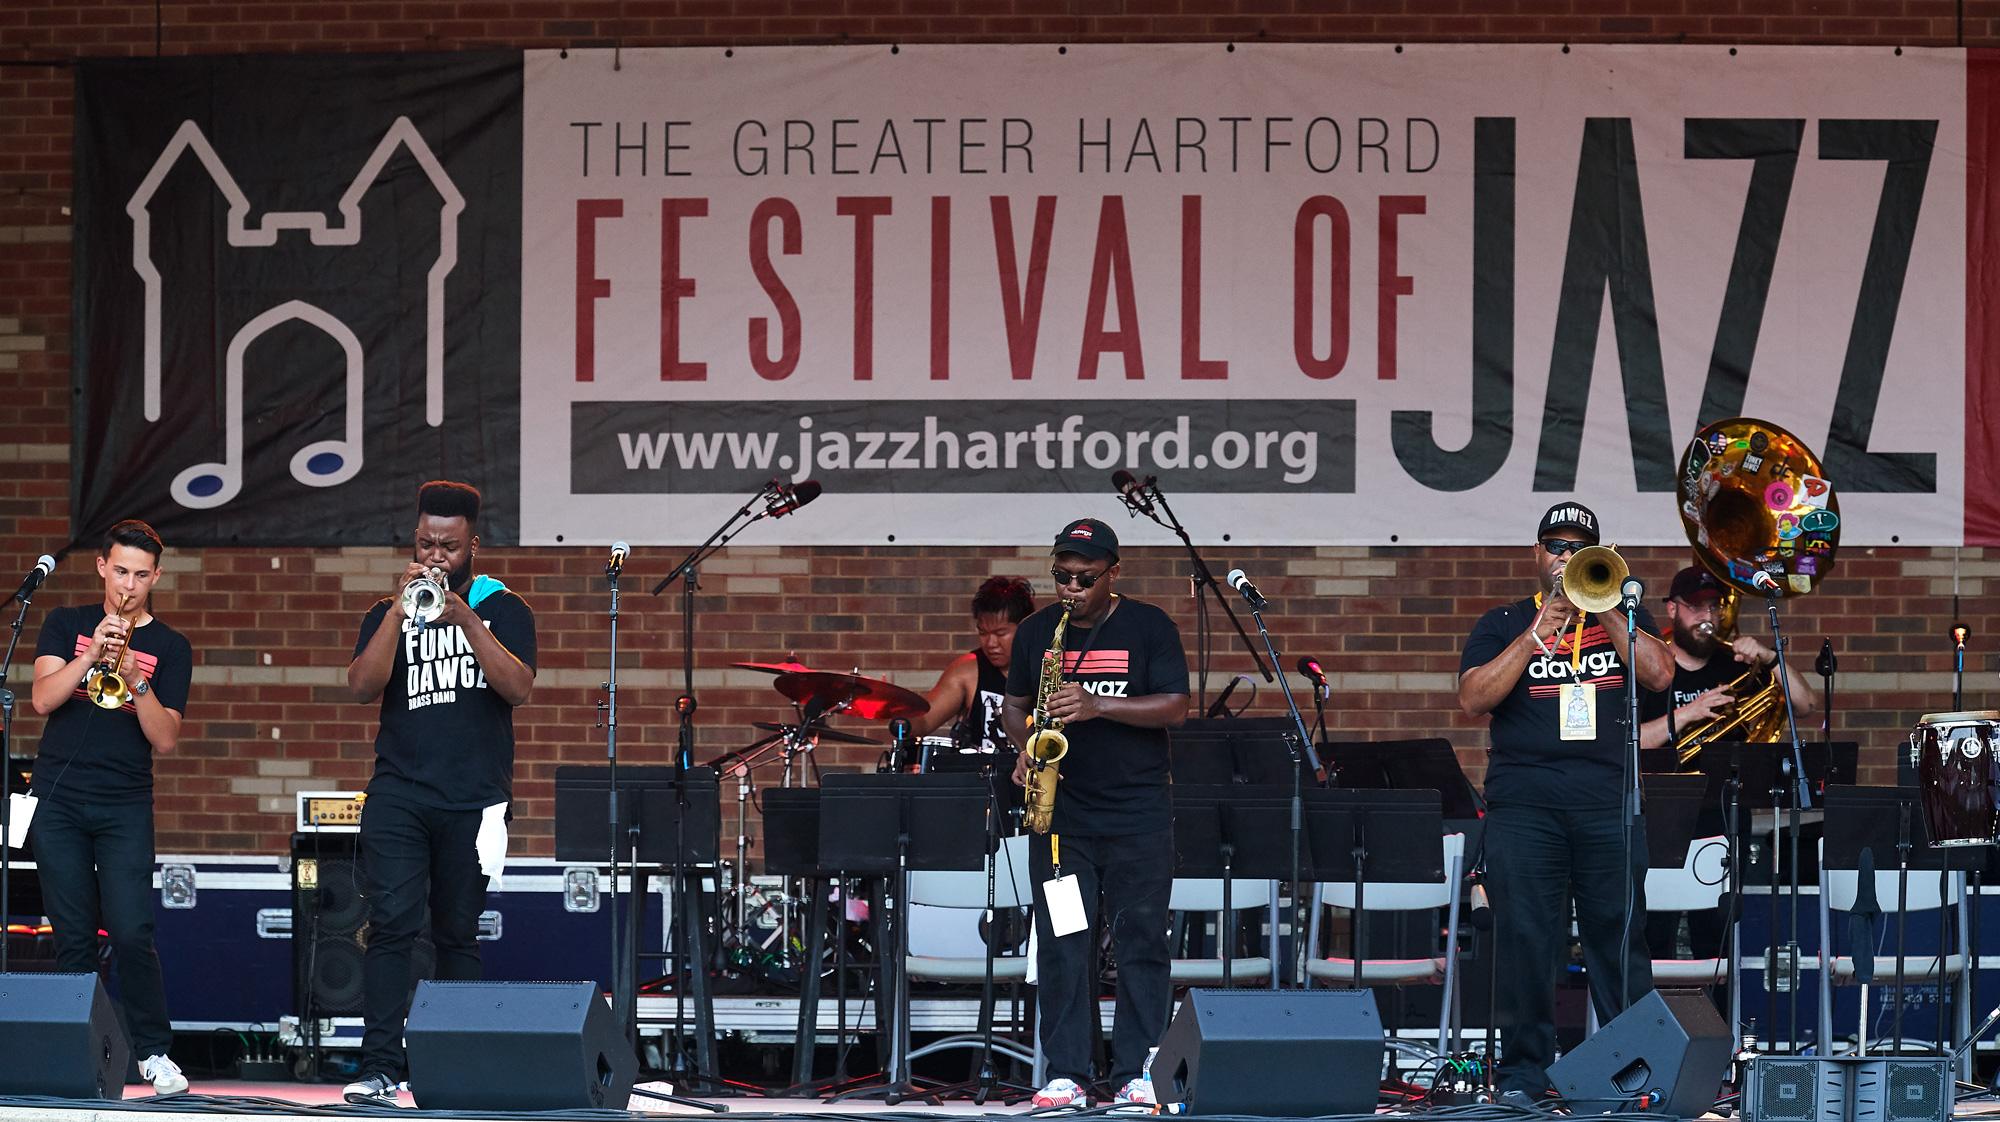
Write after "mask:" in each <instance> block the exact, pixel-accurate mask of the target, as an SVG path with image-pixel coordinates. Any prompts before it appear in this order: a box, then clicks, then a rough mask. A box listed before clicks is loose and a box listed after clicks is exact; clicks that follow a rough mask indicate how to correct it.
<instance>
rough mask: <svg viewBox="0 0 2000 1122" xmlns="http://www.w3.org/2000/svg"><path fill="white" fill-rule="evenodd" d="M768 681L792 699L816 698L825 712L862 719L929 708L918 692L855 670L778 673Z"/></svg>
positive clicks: (881, 718) (886, 717) (904, 714)
mask: <svg viewBox="0 0 2000 1122" xmlns="http://www.w3.org/2000/svg"><path fill="white" fill-rule="evenodd" d="M772 685H774V686H776V687H777V688H778V692H779V693H781V694H784V695H785V696H786V697H789V698H791V699H792V700H793V701H797V702H802V703H803V702H806V701H809V700H813V699H818V700H819V702H820V703H821V704H822V705H824V706H825V707H826V709H827V711H828V712H832V711H834V710H835V709H842V710H843V711H844V712H848V713H852V714H854V715H855V716H857V717H860V718H861V719H862V720H865V721H884V720H889V719H891V718H895V717H914V716H916V715H918V714H919V713H928V712H929V711H930V703H929V702H927V701H925V700H924V699H923V696H922V695H921V694H915V693H911V692H910V691H909V690H906V689H904V688H903V687H901V686H898V685H895V684H893V683H890V682H885V681H883V680H882V679H880V678H864V677H862V676H861V675H859V674H838V673H833V672H831V671H824V670H815V671H810V672H807V673H794V674H780V675H778V680H777V681H776V682H773V683H772ZM843 707H844V709H843Z"/></svg>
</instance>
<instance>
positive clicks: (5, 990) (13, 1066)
mask: <svg viewBox="0 0 2000 1122" xmlns="http://www.w3.org/2000/svg"><path fill="white" fill-rule="evenodd" d="M0 1056H4V1057H6V1058H5V1060H4V1061H0V1095H53V1096H55V1097H57V1098H63V1099H122V1098H124V1097H125V1069H126V1068H127V1067H128V1066H129V1065H130V1064H131V1062H132V1052H131V1047H130V1046H129V1045H127V1044H126V1043H125V1033H124V1031H123V1030H122V1029H120V1028H119V1027H118V1017H117V1014H115V1013H114V1012H112V1009H111V998H110V997H108V996H106V995H105V993H104V983H102V982H100V981H98V979H97V975H95V974H0Z"/></svg>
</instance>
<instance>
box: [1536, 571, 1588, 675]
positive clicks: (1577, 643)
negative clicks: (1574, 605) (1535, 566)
mask: <svg viewBox="0 0 2000 1122" xmlns="http://www.w3.org/2000/svg"><path fill="white" fill-rule="evenodd" d="M1535 610H1536V611H1538V612H1539V611H1541V610H1542V594H1541V593H1539V592H1537V593H1535ZM1582 667H1583V617H1582V616H1577V617H1576V634H1575V635H1574V636H1572V637H1571V638H1570V641H1569V669H1570V677H1571V678H1576V677H1579V676H1580V671H1581V669H1582Z"/></svg>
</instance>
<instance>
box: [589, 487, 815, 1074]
mask: <svg viewBox="0 0 2000 1122" xmlns="http://www.w3.org/2000/svg"><path fill="white" fill-rule="evenodd" d="M774 494H783V487H782V485H781V484H780V482H779V481H778V480H776V479H773V480H772V481H771V482H770V483H768V484H765V486H764V487H763V489H761V490H759V491H758V492H757V493H756V494H755V495H753V496H751V497H750V500H749V501H748V502H746V503H744V504H743V505H742V506H741V507H739V508H738V509H737V511H736V513H734V514H732V515H730V516H729V518H728V519H727V520H726V521H724V522H723V524H722V525H721V526H719V527H717V529H716V531H715V532H714V533H712V534H710V535H709V536H708V539H707V540H706V541H704V542H702V543H701V544H700V545H698V546H696V547H694V549H692V550H690V551H689V552H688V555H687V556H686V557H684V558H682V559H681V561H680V563H679V564H677V565H675V566H674V568H673V571H672V572H670V573H668V574H667V575H666V576H665V577H662V578H661V579H660V582H659V583H658V584H656V585H654V586H653V591H652V595H654V596H658V595H659V594H660V593H662V592H665V591H666V590H667V587H668V586H669V585H671V584H673V583H674V582H675V581H676V580H678V581H680V582H681V696H680V697H678V698H676V699H674V710H675V712H676V713H677V714H678V715H679V718H680V726H679V743H678V745H677V747H676V749H675V753H674V768H675V772H676V777H677V779H676V782H675V783H674V793H675V798H676V799H677V800H678V802H679V809H680V813H679V814H677V815H675V817H674V832H675V838H674V869H673V890H674V893H673V914H672V916H671V917H670V918H669V919H668V924H669V926H670V928H671V929H672V932H673V933H672V936H671V937H672V940H673V945H674V948H675V951H676V954H675V955H674V1031H673V1041H672V1045H671V1047H670V1048H669V1049H668V1053H669V1059H668V1064H669V1072H670V1078H671V1080H672V1082H673V1083H674V1085H675V1086H681V1085H683V1084H684V1083H688V1082H701V1083H707V1084H710V1085H712V1086H718V1087H722V1088H725V1089H727V1090H730V1091H735V1090H738V1089H739V1087H738V1085H737V1084H734V1083H732V1082H730V1081H729V1080H726V1079H721V1078H718V1077H716V1076H713V1075H710V1074H708V1073H707V1072H704V1071H700V1070H698V1069H697V1067H696V1066H695V1065H690V1064H689V1062H688V1058H687V1052H686V1049H685V1048H684V1047H683V1046H682V1044H681V1029H682V1024H683V1022H684V1020H685V1015H684V1013H685V1004H684V1003H685V1001H686V994H687V989H688V985H687V983H686V982H684V981H683V974H685V975H686V976H687V977H688V978H690V979H692V978H694V977H695V973H694V972H695V971H697V970H707V969H708V963H707V962H705V961H695V960H693V954H692V950H691V947H692V946H694V945H696V944H697V943H698V940H697V939H696V935H697V934H698V932H697V931H694V930H690V928H692V927H693V926H694V925H695V924H697V923H699V919H698V917H696V916H695V915H694V912H695V910H696V907H697V904H698V901H697V902H689V901H688V897H687V890H688V887H689V885H690V884H692V885H695V886H696V888H697V890H698V889H699V885H700V882H699V880H697V879H695V878H694V877H693V876H692V875H691V874H690V872H689V866H688V863H687V860H686V855H687V819H688V790H687V775H688V772H689V771H691V770H692V769H693V768H694V732H695V730H694V713H695V709H696V702H695V696H694V614H695V609H694V597H695V593H696V592H698V591H700V589H701V577H700V573H699V572H698V570H699V568H700V566H701V563H702V562H703V561H706V560H708V559H709V558H710V557H711V556H713V555H714V554H716V553H717V552H719V551H720V550H721V549H722V548H723V547H724V546H726V545H728V544H729V542H730V539H732V538H734V537H735V536H736V535H737V534H739V533H741V532H742V531H743V530H744V529H745V528H746V527H748V526H749V525H750V523H752V522H756V521H757V520H759V519H761V518H764V517H766V516H772V514H771V510H770V509H766V510H764V511H763V512H761V513H758V514H755V515H753V514H752V513H751V510H752V508H754V507H755V506H756V505H757V503H758V502H759V500H762V499H765V498H767V497H770V496H772V495H774ZM739 523H741V524H740V525H739ZM614 767H615V764H614ZM612 776H613V780H614V782H615V780H616V776H617V773H616V772H615V771H614V772H613V773H612ZM611 797H612V799H613V801H614V802H615V801H616V799H617V797H618V793H617V788H616V786H615V785H614V787H613V788H612V795H611ZM633 821H634V827H633V831H632V832H633V834H634V836H633V839H632V850H633V852H632V860H633V867H634V869H635V870H636V869H637V863H638V838H637V836H636V835H637V832H638V831H637V819H636V818H635V819H634V820H633ZM616 825H617V820H616V819H615V818H614V819H613V829H614V837H615V830H616ZM612 888H613V889H614V891H615V890H616V888H617V882H616V881H613V883H612ZM637 888H638V883H637V877H636V876H635V877H634V879H633V883H632V885H631V889H632V890H633V891H636V890H637ZM628 906H632V907H636V906H637V905H636V903H635V904H630V905H628ZM638 949H639V948H638V945H637V941H636V939H635V940H634V943H633V945H632V946H631V947H629V948H628V949H627V952H626V956H627V958H628V959H630V958H633V957H635V956H636V955H637V953H638ZM624 968H625V967H624V965H623V964H620V965H619V966H618V967H617V969H619V970H621V971H623V970H624ZM621 980H626V981H628V982H629V985H630V987H631V988H630V989H629V990H628V991H627V993H628V994H629V996H625V995H614V996H613V1004H614V1005H616V1006H618V1007H619V1008H621V1009H623V1008H625V1007H626V1006H625V1005H624V1003H625V1002H626V1001H629V1002H630V1003H631V1005H630V1008H631V1010H632V1012H631V1014H630V1016H631V1017H634V1018H636V1017H637V1015H638V966H637V964H636V963H633V964H632V965H631V972H630V976H629V979H621ZM704 1006H705V1003H704V1002H700V1001H697V1002H696V1009H697V1012H699V1011H700V1010H701V1009H702V1008H703V1007H704ZM713 1028H714V1026H712V1025H697V1026H696V1033H697V1038H696V1039H697V1045H696V1046H697V1047H698V1048H702V1049H704V1050H705V1049H706V1047H707V1041H706V1039H705V1036H706V1034H708V1033H709V1032H710V1031H711V1030H712V1029H713ZM634 1031H636V1027H635V1029H634Z"/></svg>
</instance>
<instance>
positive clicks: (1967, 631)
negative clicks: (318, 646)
mask: <svg viewBox="0 0 2000 1122" xmlns="http://www.w3.org/2000/svg"><path fill="white" fill-rule="evenodd" d="M45 560H46V559H45ZM1971 637H1972V629H1971V628H1970V627H1967V626H1965V625H1964V624H1962V623H1954V624H1952V625H1951V641H1952V643H1953V645H1955V646H1957V647H1958V649H1959V650H1961V651H1963V650H1964V649H1965V641H1966V640H1967V639H1969V638H1971Z"/></svg>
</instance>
